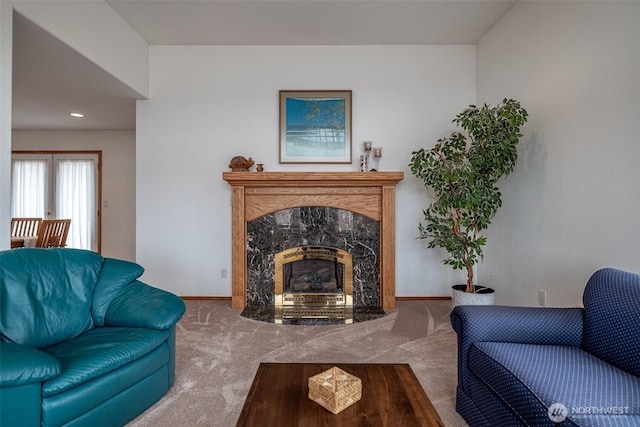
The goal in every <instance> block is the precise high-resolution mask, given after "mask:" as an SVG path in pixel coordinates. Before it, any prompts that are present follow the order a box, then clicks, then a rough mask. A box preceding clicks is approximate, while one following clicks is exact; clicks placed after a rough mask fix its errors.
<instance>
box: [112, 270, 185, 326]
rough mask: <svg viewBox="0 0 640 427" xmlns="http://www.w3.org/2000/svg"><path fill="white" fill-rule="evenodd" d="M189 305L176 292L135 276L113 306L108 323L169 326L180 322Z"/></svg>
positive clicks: (113, 324)
mask: <svg viewBox="0 0 640 427" xmlns="http://www.w3.org/2000/svg"><path fill="white" fill-rule="evenodd" d="M185 309H186V307H185V304H184V302H183V301H182V300H181V299H180V298H178V297H177V296H176V295H174V294H172V293H170V292H166V291H163V290H162V289H157V288H154V287H152V286H149V285H147V284H145V283H142V282H140V281H138V280H135V281H134V282H132V283H131V284H130V285H129V286H125V287H124V288H122V289H121V290H120V292H119V293H118V295H117V296H116V297H115V299H114V300H113V302H112V303H111V305H110V306H109V309H108V310H107V314H106V317H105V326H129V327H138V328H151V329H160V330H167V329H171V328H172V327H174V326H175V325H176V323H178V320H180V318H181V317H182V315H183V314H184V311H185Z"/></svg>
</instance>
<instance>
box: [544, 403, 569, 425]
mask: <svg viewBox="0 0 640 427" xmlns="http://www.w3.org/2000/svg"><path fill="white" fill-rule="evenodd" d="M547 413H548V414H549V419H550V420H551V421H553V422H554V423H561V422H563V421H564V420H566V419H567V415H569V411H568V410H567V407H566V406H564V405H563V404H562V403H554V404H552V405H551V406H549V410H548V412H547Z"/></svg>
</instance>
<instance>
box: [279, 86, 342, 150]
mask: <svg viewBox="0 0 640 427" xmlns="http://www.w3.org/2000/svg"><path fill="white" fill-rule="evenodd" d="M280 163H351V91H350V90H331V91H330V90H307V91H293V90H281V91H280Z"/></svg>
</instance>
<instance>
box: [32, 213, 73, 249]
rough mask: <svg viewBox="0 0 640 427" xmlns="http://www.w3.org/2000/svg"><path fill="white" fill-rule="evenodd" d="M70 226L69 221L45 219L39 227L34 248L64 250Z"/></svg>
mask: <svg viewBox="0 0 640 427" xmlns="http://www.w3.org/2000/svg"><path fill="white" fill-rule="evenodd" d="M70 226H71V220H70V219H45V220H43V221H42V225H41V226H40V232H39V233H38V240H37V241H36V248H64V247H65V246H67V235H68V234H69V227H70Z"/></svg>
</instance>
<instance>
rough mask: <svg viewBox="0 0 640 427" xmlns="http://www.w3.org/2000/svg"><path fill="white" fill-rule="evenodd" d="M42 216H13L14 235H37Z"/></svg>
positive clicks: (12, 231)
mask: <svg viewBox="0 0 640 427" xmlns="http://www.w3.org/2000/svg"><path fill="white" fill-rule="evenodd" d="M41 224H42V218H11V236H12V237H37V236H38V231H39V230H40V225H41Z"/></svg>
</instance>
